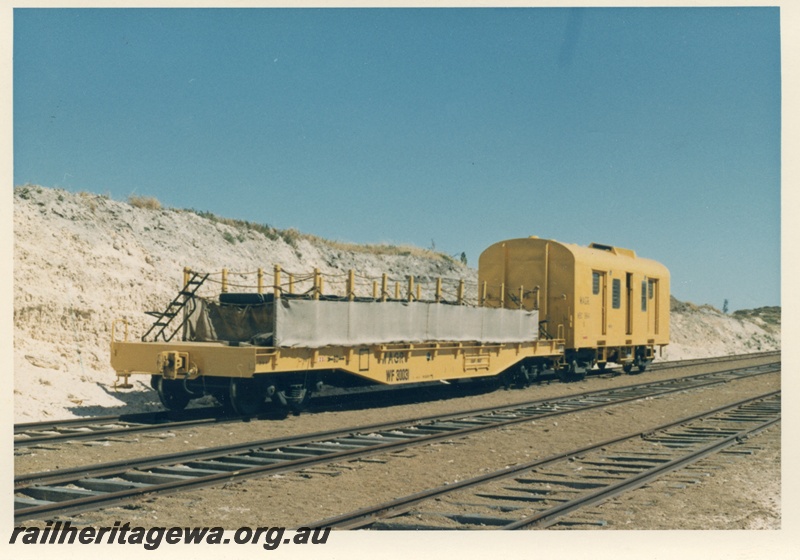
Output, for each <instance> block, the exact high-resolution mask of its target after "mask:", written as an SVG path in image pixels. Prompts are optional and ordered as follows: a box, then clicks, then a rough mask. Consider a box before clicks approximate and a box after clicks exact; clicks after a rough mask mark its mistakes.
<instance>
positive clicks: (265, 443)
mask: <svg viewBox="0 0 800 560" xmlns="http://www.w3.org/2000/svg"><path fill="white" fill-rule="evenodd" d="M769 365H773V364H767V365H765V366H756V367H751V368H746V369H745V370H741V371H745V372H746V371H747V370H756V368H759V369H760V368H765V367H767V366H769ZM738 371H740V370H730V371H728V372H714V373H707V374H699V375H695V376H687V377H684V378H679V379H667V380H662V381H650V382H644V383H638V384H635V385H626V386H623V387H615V388H611V389H599V390H594V391H586V392H583V393H577V394H574V395H565V396H561V397H554V398H550V399H537V400H534V401H526V402H520V403H514V404H509V405H504V406H490V407H482V408H473V409H467V410H460V411H457V412H451V413H447V414H434V415H429V416H423V417H418V418H406V419H402V420H396V421H391V422H381V423H377V424H367V425H360V426H352V427H346V428H341V429H337V430H328V431H322V432H314V433H310V434H303V435H299V436H286V437H280V438H270V439H263V440H256V441H249V442H244V443H238V444H231V445H225V446H218V447H212V448H207V449H203V450H190V451H181V452H177V453H169V454H164V455H156V456H150V457H143V458H137V459H123V460H120V461H112V462H107V463H100V464H97V465H83V466H79V467H73V468H64V469H57V470H52V471H45V472H38V473H28V474H23V475H18V476H16V477H15V478H14V484H15V487H19V486H21V485H30V484H33V483H45V482H46V483H49V484H56V483H62V482H65V481H70V480H72V479H74V477H75V475H83V476H85V475H92V476H107V475H109V474H114V473H118V472H121V471H122V470H128V469H132V468H139V469H143V468H150V467H154V466H159V465H163V464H165V463H168V462H172V463H177V462H183V461H190V460H198V459H208V458H214V457H223V456H228V455H232V454H235V453H241V452H246V451H248V450H251V449H254V448H270V447H280V446H290V445H301V444H304V443H310V442H319V441H322V440H326V439H333V438H337V437H344V436H347V435H351V434H356V433H371V432H378V431H390V430H394V429H398V428H408V427H410V426H420V425H424V424H427V423H435V422H446V421H449V420H459V419H464V418H470V417H477V416H483V415H489V414H503V413H513V412H515V411H520V410H526V409H529V408H531V407H549V408H553V409H554V410H553V411H552V412H539V413H537V414H535V415H531V414H528V415H524V416H521V417H519V418H509V419H506V420H502V421H498V422H492V423H490V424H485V425H483V426H471V427H468V428H463V429H460V430H448V435H450V436H459V435H468V434H470V433H473V432H479V431H484V430H486V429H494V428H497V427H503V426H506V425H513V424H516V423H520V422H525V421H528V420H531V419H539V418H547V417H550V416H558V415H562V414H567V413H570V412H580V411H582V410H591V409H594V408H600V407H604V406H613V405H616V404H624V403H626V402H632V401H635V400H640V399H643V398H652V397H654V396H663V395H667V394H670V393H676V392H680V391H687V390H691V389H699V388H703V387H709V386H712V385H718V384H721V383H727V382H730V381H733V380H737V379H746V378H748V377H755V376H760V375H767V374H769V373H775V372H776V371H777V370H772V369H765V370H761V371H758V370H756V371H751V372H750V373H742V374H740V375H738V377H731V378H727V377H723V378H721V379H718V378H717V377H719V376H723V375H725V374H734V373H736V372H738ZM709 378H710V379H709ZM691 382H696V383H692V384H688V383H691ZM684 383H686V385H684ZM642 389H650V390H652V391H653V392H647V393H639V392H638V391H639V390H642ZM623 392H632V394H630V395H629V396H623V395H622V393H623ZM606 396H608V397H612V398H613V400H607V401H595V402H592V403H589V402H586V401H587V400H591V399H598V398H602V397H606ZM570 402H578V403H579V406H578V407H573V408H564V409H561V410H555V408H557V407H559V406H565V405H567V404H568V403H570Z"/></svg>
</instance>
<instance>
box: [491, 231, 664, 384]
mask: <svg viewBox="0 0 800 560" xmlns="http://www.w3.org/2000/svg"><path fill="white" fill-rule="evenodd" d="M478 282H479V287H480V289H481V290H482V291H483V292H482V294H481V296H482V300H483V301H482V304H483V305H484V306H488V307H513V306H519V307H521V308H523V309H538V310H539V316H540V319H539V320H540V323H541V325H542V332H543V333H544V335H545V336H549V337H554V338H559V339H563V340H564V341H565V355H564V358H565V362H566V364H567V368H566V369H567V371H568V372H569V373H570V374H572V375H575V374H580V373H581V371H582V370H583V371H585V369H587V368H590V367H592V365H593V364H595V363H596V364H597V365H598V366H599V367H600V368H601V369H603V368H605V365H606V363H607V362H616V363H619V364H622V365H623V368H624V370H625V371H626V372H630V371H631V370H632V369H633V367H637V368H638V369H639V370H640V371H644V369H645V367H646V366H647V364H648V363H649V362H650V361H652V360H653V358H654V357H655V354H656V349H659V350H660V349H661V348H662V347H663V346H665V345H666V344H668V342H669V271H668V270H667V268H666V267H665V266H664V265H662V264H660V263H658V262H656V261H653V260H650V259H644V258H640V257H637V255H636V253H635V252H634V251H632V250H629V249H622V248H620V247H612V246H609V245H601V244H598V243H592V244H591V245H589V246H588V247H581V246H578V245H573V244H568V243H559V242H557V241H552V240H548V239H539V238H537V237H529V238H522V239H512V240H508V241H502V242H500V243H495V244H494V245H492V246H491V247H489V248H488V249H486V250H485V251H484V252H483V253H482V254H481V256H480V261H479V265H478Z"/></svg>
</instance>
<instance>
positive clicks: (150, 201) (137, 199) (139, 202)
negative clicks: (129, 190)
mask: <svg viewBox="0 0 800 560" xmlns="http://www.w3.org/2000/svg"><path fill="white" fill-rule="evenodd" d="M128 204H130V205H131V206H133V207H134V208H145V209H147V210H161V208H162V207H161V202H160V201H159V200H158V199H157V198H154V197H152V196H136V195H133V194H132V195H130V196H129V197H128Z"/></svg>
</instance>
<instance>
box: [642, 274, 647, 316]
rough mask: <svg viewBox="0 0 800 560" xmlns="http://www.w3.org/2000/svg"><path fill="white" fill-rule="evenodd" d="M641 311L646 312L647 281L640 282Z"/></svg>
mask: <svg viewBox="0 0 800 560" xmlns="http://www.w3.org/2000/svg"><path fill="white" fill-rule="evenodd" d="M642 311H647V280H642Z"/></svg>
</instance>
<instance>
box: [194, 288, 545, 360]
mask: <svg viewBox="0 0 800 560" xmlns="http://www.w3.org/2000/svg"><path fill="white" fill-rule="evenodd" d="M538 319H539V315H538V312H537V311H521V310H515V309H495V308H485V307H466V306H460V305H447V304H440V303H426V302H396V301H387V302H365V301H325V300H306V299H290V298H281V299H278V300H277V301H275V302H269V303H264V304H258V305H227V304H219V303H216V302H213V301H203V302H202V303H201V304H199V305H198V308H197V310H196V311H195V313H193V315H192V319H191V321H190V322H189V324H188V325H187V338H188V339H190V340H203V341H210V340H227V341H236V342H251V343H255V344H265V345H274V346H280V347H302V348H320V347H323V346H356V345H365V344H384V343H397V342H410V343H413V342H481V343H511V342H527V341H533V340H536V338H537V333H538V330H539V325H538Z"/></svg>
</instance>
